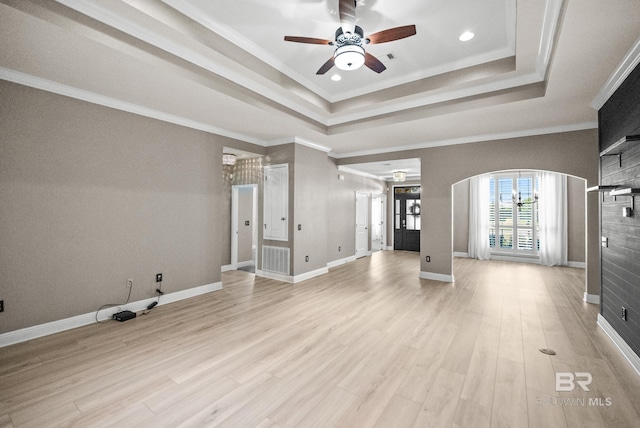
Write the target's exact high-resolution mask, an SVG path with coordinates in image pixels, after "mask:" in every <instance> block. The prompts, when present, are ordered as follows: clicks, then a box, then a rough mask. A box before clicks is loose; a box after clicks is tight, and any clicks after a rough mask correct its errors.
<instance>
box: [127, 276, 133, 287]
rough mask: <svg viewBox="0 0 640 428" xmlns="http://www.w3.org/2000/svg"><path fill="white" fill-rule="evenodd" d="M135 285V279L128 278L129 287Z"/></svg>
mask: <svg viewBox="0 0 640 428" xmlns="http://www.w3.org/2000/svg"><path fill="white" fill-rule="evenodd" d="M131 287H133V279H131V278H129V279H127V288H131Z"/></svg>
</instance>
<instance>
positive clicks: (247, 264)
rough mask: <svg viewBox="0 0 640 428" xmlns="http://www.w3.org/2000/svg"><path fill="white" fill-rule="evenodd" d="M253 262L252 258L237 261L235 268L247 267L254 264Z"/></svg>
mask: <svg viewBox="0 0 640 428" xmlns="http://www.w3.org/2000/svg"><path fill="white" fill-rule="evenodd" d="M255 264H256V263H255V262H254V261H253V260H247V261H244V262H238V264H237V266H238V267H237V268H236V269H239V268H243V267H247V266H255Z"/></svg>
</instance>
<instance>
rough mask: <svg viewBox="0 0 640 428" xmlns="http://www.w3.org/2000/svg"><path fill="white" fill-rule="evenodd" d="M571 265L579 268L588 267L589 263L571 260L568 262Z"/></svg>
mask: <svg viewBox="0 0 640 428" xmlns="http://www.w3.org/2000/svg"><path fill="white" fill-rule="evenodd" d="M568 266H569V267H572V268H577V269H586V268H587V264H586V263H585V262H572V261H570V262H569V264H568Z"/></svg>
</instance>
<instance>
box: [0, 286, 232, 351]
mask: <svg viewBox="0 0 640 428" xmlns="http://www.w3.org/2000/svg"><path fill="white" fill-rule="evenodd" d="M220 289H222V282H215V283H213V284H207V285H201V286H199V287H194V288H189V289H187V290H182V291H176V292H175V293H167V294H165V295H163V296H162V297H160V303H158V306H162V305H166V304H169V303H173V302H177V301H179V300H183V299H188V298H190V297H195V296H199V295H201V294H205V293H210V292H212V291H217V290H220ZM155 301H157V297H153V298H150V299H145V300H138V301H136V302H131V303H128V304H126V305H118V306H114V307H111V308H106V309H104V310H103V311H101V312H100V314H99V316H98V320H100V321H103V320H107V319H111V316H112V315H113V314H115V313H116V312H119V311H123V310H129V311H132V312H138V311H141V310H143V309H146V308H147V306H149V304H150V303H151V302H155ZM95 322H96V313H95V312H90V313H88V314H82V315H76V316H74V317H71V318H65V319H62V320H58V321H52V322H48V323H45V324H39V325H34V326H32V327H27V328H22V329H20V330H15V331H10V332H7V333H3V334H0V348H2V347H4V346H9V345H13V344H15V343H20V342H25V341H27V340H31V339H37V338H38V337H42V336H48V335H50V334H54V333H59V332H61V331H65V330H71V329H73V328H77V327H82V326H85V325H89V324H93V323H95Z"/></svg>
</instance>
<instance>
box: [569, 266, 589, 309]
mask: <svg viewBox="0 0 640 428" xmlns="http://www.w3.org/2000/svg"><path fill="white" fill-rule="evenodd" d="M568 266H569V267H572V268H578V269H586V268H587V264H586V263H585V262H569V265H568ZM585 301H586V300H585Z"/></svg>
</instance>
